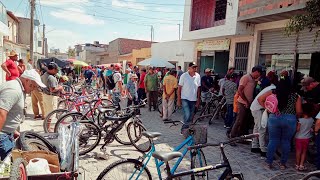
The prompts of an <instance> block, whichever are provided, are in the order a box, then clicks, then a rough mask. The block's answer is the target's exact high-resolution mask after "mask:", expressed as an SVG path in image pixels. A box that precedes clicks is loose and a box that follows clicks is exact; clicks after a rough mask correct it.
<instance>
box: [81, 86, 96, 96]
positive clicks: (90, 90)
mask: <svg viewBox="0 0 320 180" xmlns="http://www.w3.org/2000/svg"><path fill="white" fill-rule="evenodd" d="M83 89H84V91H85V93H86V94H87V95H90V94H93V93H94V89H93V87H92V86H89V85H85V86H84V87H83Z"/></svg>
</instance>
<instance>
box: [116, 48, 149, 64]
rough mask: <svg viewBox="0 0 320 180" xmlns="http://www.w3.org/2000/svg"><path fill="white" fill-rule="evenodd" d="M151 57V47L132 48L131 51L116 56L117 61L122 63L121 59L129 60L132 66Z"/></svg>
mask: <svg viewBox="0 0 320 180" xmlns="http://www.w3.org/2000/svg"><path fill="white" fill-rule="evenodd" d="M150 57H151V48H141V49H133V50H132V52H131V53H129V54H124V55H120V56H119V57H118V62H119V63H121V64H122V63H123V61H126V62H131V63H132V65H133V66H135V65H137V64H138V63H139V62H141V61H143V60H145V59H148V58H150Z"/></svg>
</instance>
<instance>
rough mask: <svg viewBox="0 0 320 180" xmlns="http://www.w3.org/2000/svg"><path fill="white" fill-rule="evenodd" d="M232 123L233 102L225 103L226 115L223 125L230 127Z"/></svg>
mask: <svg viewBox="0 0 320 180" xmlns="http://www.w3.org/2000/svg"><path fill="white" fill-rule="evenodd" d="M232 123H233V104H227V117H226V120H225V121H224V125H226V126H227V127H231V126H232Z"/></svg>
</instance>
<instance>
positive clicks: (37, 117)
mask: <svg viewBox="0 0 320 180" xmlns="http://www.w3.org/2000/svg"><path fill="white" fill-rule="evenodd" d="M41 117H42V116H41V115H40V114H39V115H35V116H34V119H39V118H41Z"/></svg>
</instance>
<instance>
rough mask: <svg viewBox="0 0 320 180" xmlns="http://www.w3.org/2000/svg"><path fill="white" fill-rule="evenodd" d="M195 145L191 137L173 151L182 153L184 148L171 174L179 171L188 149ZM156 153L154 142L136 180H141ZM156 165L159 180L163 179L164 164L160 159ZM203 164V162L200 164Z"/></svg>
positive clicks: (156, 161) (156, 160)
mask: <svg viewBox="0 0 320 180" xmlns="http://www.w3.org/2000/svg"><path fill="white" fill-rule="evenodd" d="M192 145H194V140H193V136H192V135H190V136H188V137H187V139H185V140H184V141H183V142H182V143H181V144H180V145H179V146H177V147H176V148H174V150H173V151H180V150H181V149H183V148H184V147H185V146H187V147H185V148H184V150H183V152H182V154H183V155H182V156H181V157H180V158H179V159H178V160H177V161H176V163H175V164H174V166H173V168H172V169H171V170H170V174H174V173H175V171H176V170H177V168H178V167H179V165H180V163H181V161H182V160H183V158H184V157H185V155H186V154H187V152H188V151H189V150H188V147H189V146H192ZM155 151H156V148H155V146H154V143H153V141H152V143H151V150H150V151H149V152H148V153H147V154H146V155H145V157H144V160H143V162H144V163H143V167H142V168H141V170H140V172H139V174H138V176H137V178H136V179H139V177H140V175H141V174H142V172H143V170H144V169H145V168H146V167H147V165H148V163H149V161H150V159H151V157H152V154H153V153H154V152H155ZM190 156H191V157H192V152H191V151H190ZM200 160H201V159H200ZM155 163H156V167H157V172H158V177H159V179H162V177H161V170H160V167H161V166H162V165H163V164H164V162H162V161H159V160H158V159H155ZM200 163H202V162H200ZM137 171H138V170H135V171H134V173H133V174H132V176H131V177H130V178H129V179H132V177H133V176H134V174H136V172H137Z"/></svg>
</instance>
